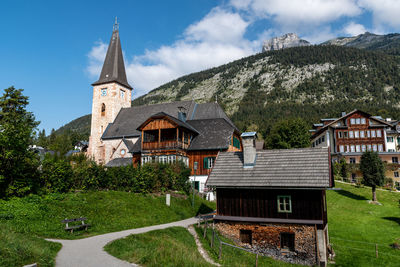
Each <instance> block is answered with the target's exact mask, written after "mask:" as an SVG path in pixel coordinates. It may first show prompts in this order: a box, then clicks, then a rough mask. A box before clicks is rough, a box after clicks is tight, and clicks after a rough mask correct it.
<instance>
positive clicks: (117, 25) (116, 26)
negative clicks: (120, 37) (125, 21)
mask: <svg viewBox="0 0 400 267" xmlns="http://www.w3.org/2000/svg"><path fill="white" fill-rule="evenodd" d="M118 29H119V24H118V17H115V23H114V26H113V31H118Z"/></svg>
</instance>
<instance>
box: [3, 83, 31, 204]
mask: <svg viewBox="0 0 400 267" xmlns="http://www.w3.org/2000/svg"><path fill="white" fill-rule="evenodd" d="M22 91H23V89H15V88H14V87H10V88H7V89H5V90H4V94H3V96H1V97H0V166H1V168H0V197H3V196H8V195H23V194H26V193H27V192H30V191H32V190H34V188H35V186H36V185H37V177H38V175H37V168H38V160H37V157H36V154H35V153H34V152H33V151H31V150H30V149H29V145H31V144H32V141H33V137H34V134H35V133H34V130H35V128H36V126H37V125H38V122H36V121H35V117H34V116H33V114H32V113H31V112H28V111H27V110H26V106H27V105H28V103H29V102H28V97H27V96H24V95H23V94H22Z"/></svg>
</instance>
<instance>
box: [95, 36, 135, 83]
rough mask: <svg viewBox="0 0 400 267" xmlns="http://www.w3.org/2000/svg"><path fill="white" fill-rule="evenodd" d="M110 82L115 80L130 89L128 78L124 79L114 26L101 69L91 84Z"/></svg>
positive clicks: (123, 69)
mask: <svg viewBox="0 0 400 267" xmlns="http://www.w3.org/2000/svg"><path fill="white" fill-rule="evenodd" d="M110 82H116V83H119V84H121V85H123V86H125V87H127V88H129V89H132V86H130V85H129V83H128V80H127V79H126V72H125V64H124V57H123V55H122V49H121V41H120V39H119V31H118V28H115V29H114V31H113V33H112V36H111V40H110V44H109V45H108V49H107V54H106V58H105V60H104V64H103V68H102V69H101V74H100V78H99V80H98V81H96V82H94V83H93V84H92V85H100V84H104V83H110Z"/></svg>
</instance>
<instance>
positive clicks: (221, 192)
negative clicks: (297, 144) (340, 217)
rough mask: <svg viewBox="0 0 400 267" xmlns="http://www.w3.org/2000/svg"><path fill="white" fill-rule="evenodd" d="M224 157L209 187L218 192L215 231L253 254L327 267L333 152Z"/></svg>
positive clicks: (250, 142) (250, 141)
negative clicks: (235, 241) (328, 203)
mask: <svg viewBox="0 0 400 267" xmlns="http://www.w3.org/2000/svg"><path fill="white" fill-rule="evenodd" d="M242 142H243V152H222V153H219V155H218V158H217V160H216V163H215V166H214V168H213V170H212V172H211V174H210V176H209V178H208V180H207V183H206V185H207V186H209V187H212V188H215V189H216V192H217V215H216V216H215V218H214V219H215V222H216V227H217V229H219V231H220V232H222V233H223V234H226V235H228V236H230V237H231V238H233V239H234V240H237V242H240V243H242V245H247V246H249V247H251V248H252V249H254V250H257V251H259V252H260V251H261V252H263V253H265V254H267V255H277V254H279V255H283V254H284V255H286V256H285V257H289V258H294V259H295V262H298V263H300V264H308V265H314V264H321V265H324V264H326V261H327V259H326V258H327V256H326V255H327V253H326V252H327V245H328V243H329V239H328V219H327V207H326V197H325V190H326V188H328V187H332V186H333V180H332V175H331V163H330V162H331V160H330V153H329V151H328V148H318V149H317V148H304V149H287V150H263V151H256V148H255V133H244V134H242Z"/></svg>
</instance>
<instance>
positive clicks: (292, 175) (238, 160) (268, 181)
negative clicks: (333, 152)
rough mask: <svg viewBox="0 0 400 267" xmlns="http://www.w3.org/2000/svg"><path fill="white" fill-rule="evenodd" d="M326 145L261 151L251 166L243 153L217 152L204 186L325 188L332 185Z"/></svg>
mask: <svg viewBox="0 0 400 267" xmlns="http://www.w3.org/2000/svg"><path fill="white" fill-rule="evenodd" d="M331 178H332V176H331V167H330V153H329V149H328V148H301V149H280V150H263V151H257V152H256V163H255V165H254V167H253V168H243V152H220V153H219V155H218V157H217V160H216V161H215V165H214V167H213V169H212V171H211V174H210V176H209V177H208V180H207V182H206V185H207V186H215V187H238V188H265V187H286V188H327V187H331V186H332V181H331Z"/></svg>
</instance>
